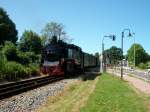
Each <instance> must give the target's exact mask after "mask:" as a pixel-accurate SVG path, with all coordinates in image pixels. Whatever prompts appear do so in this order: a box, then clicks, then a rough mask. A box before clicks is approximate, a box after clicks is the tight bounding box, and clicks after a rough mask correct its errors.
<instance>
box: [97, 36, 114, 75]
mask: <svg viewBox="0 0 150 112" xmlns="http://www.w3.org/2000/svg"><path fill="white" fill-rule="evenodd" d="M106 37H107V38H110V39H112V41H115V40H116V36H115V35H105V36H104V37H103V40H102V56H101V67H100V71H101V73H103V72H106V56H105V53H104V50H105V48H104V38H106Z"/></svg>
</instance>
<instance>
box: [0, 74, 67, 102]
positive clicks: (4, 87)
mask: <svg viewBox="0 0 150 112" xmlns="http://www.w3.org/2000/svg"><path fill="white" fill-rule="evenodd" d="M61 79H64V77H50V76H44V77H38V78H34V79H27V80H23V81H18V82H12V83H7V84H1V85H0V100H1V99H4V98H8V97H10V96H13V95H17V94H20V93H22V92H25V91H28V90H31V89H34V88H37V87H40V86H43V85H46V84H49V83H52V82H54V81H58V80H61Z"/></svg>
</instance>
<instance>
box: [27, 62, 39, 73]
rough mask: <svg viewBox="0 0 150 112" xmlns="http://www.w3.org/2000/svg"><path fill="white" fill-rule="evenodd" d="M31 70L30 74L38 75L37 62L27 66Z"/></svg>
mask: <svg viewBox="0 0 150 112" xmlns="http://www.w3.org/2000/svg"><path fill="white" fill-rule="evenodd" d="M28 67H29V68H30V70H31V75H32V76H37V75H39V65H38V64H29V66H28Z"/></svg>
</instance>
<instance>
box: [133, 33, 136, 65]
mask: <svg viewBox="0 0 150 112" xmlns="http://www.w3.org/2000/svg"><path fill="white" fill-rule="evenodd" d="M133 34H134V35H135V33H133ZM135 53H136V51H135V37H134V68H135V66H136V61H135Z"/></svg>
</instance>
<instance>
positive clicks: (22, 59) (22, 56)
mask: <svg viewBox="0 0 150 112" xmlns="http://www.w3.org/2000/svg"><path fill="white" fill-rule="evenodd" d="M17 58H18V60H17V62H18V63H20V64H22V65H28V64H29V63H31V58H30V57H29V56H28V55H27V54H26V53H25V52H21V51H18V56H17Z"/></svg>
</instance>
